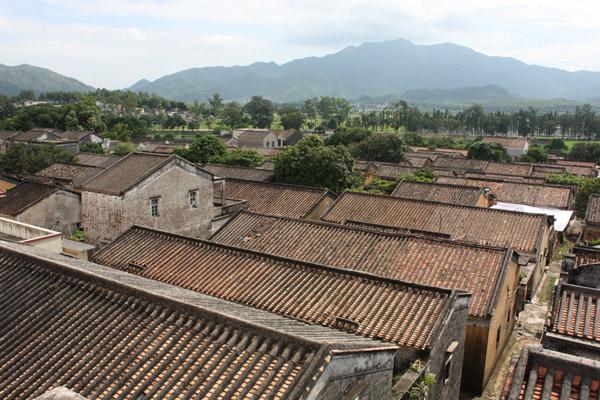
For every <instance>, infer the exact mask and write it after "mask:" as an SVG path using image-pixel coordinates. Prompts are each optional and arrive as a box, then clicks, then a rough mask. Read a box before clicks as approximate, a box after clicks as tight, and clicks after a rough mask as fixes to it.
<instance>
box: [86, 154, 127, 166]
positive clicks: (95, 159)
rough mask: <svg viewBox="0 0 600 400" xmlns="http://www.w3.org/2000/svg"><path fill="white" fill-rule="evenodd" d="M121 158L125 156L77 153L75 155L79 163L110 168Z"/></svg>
mask: <svg viewBox="0 0 600 400" xmlns="http://www.w3.org/2000/svg"><path fill="white" fill-rule="evenodd" d="M121 158H123V157H122V156H117V155H114V154H95V153H77V154H76V155H75V159H76V160H77V163H78V164H81V165H89V166H92V167H101V168H108V167H110V166H112V165H113V164H114V163H116V162H117V161H119V160H120V159H121Z"/></svg>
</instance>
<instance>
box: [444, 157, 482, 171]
mask: <svg viewBox="0 0 600 400" xmlns="http://www.w3.org/2000/svg"><path fill="white" fill-rule="evenodd" d="M488 163H489V161H485V160H475V159H471V158H459V157H450V156H442V157H438V158H436V159H435V161H434V162H433V166H434V167H436V168H449V169H454V170H476V171H483V170H484V169H485V167H486V166H487V165H488Z"/></svg>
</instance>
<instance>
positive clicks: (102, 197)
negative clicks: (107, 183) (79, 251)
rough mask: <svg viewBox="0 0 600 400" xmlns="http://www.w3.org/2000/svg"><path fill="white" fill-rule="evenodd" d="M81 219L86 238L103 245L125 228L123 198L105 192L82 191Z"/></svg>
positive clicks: (95, 243) (90, 241)
mask: <svg viewBox="0 0 600 400" xmlns="http://www.w3.org/2000/svg"><path fill="white" fill-rule="evenodd" d="M81 219H82V225H83V229H84V230H85V240H86V242H88V243H92V244H94V245H96V246H102V245H105V244H106V243H108V242H110V241H111V240H113V239H114V238H115V237H116V236H117V235H118V234H119V233H121V232H123V230H125V224H124V221H125V216H124V211H123V200H122V199H121V197H119V196H112V195H108V194H103V193H95V192H86V191H84V192H82V193H81Z"/></svg>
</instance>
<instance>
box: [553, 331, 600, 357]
mask: <svg viewBox="0 0 600 400" xmlns="http://www.w3.org/2000/svg"><path fill="white" fill-rule="evenodd" d="M542 345H543V346H544V348H545V349H549V350H554V351H559V352H561V353H567V354H571V355H574V356H578V357H585V358H590V359H592V360H600V344H598V343H594V341H592V340H580V339H571V338H568V337H565V336H564V335H559V334H555V333H552V332H550V333H549V332H546V333H544V336H543V337H542Z"/></svg>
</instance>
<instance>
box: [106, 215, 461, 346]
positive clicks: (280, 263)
mask: <svg viewBox="0 0 600 400" xmlns="http://www.w3.org/2000/svg"><path fill="white" fill-rule="evenodd" d="M302 239H303V238H302ZM94 260H95V261H96V262H98V263H100V264H103V265H107V266H111V267H114V268H118V269H122V270H126V271H129V272H132V273H135V274H139V275H141V276H144V277H146V278H151V279H156V280H158V281H161V282H164V283H168V284H171V285H176V286H180V287H183V288H186V289H191V290H195V291H198V292H200V293H204V294H207V295H209V296H215V297H219V298H222V299H225V300H229V301H233V302H236V303H241V304H245V305H248V306H252V307H257V308H260V309H263V310H266V311H270V312H275V313H277V314H280V315H284V316H287V317H290V318H294V319H297V320H300V321H305V322H308V323H311V324H317V325H322V326H325V327H328V328H337V329H340V330H343V331H351V332H354V333H355V334H357V335H360V336H363V337H367V338H372V339H380V340H384V341H387V342H392V343H396V344H398V345H400V346H408V347H413V348H420V349H424V348H429V347H430V346H431V344H432V340H433V339H434V338H435V336H436V333H437V332H438V329H440V328H441V326H442V324H443V319H444V318H445V317H444V316H445V315H446V314H447V313H448V312H449V307H451V303H452V302H453V301H454V300H453V299H454V296H455V294H454V292H452V291H450V290H446V289H438V288H432V287H426V286H420V285H414V284H409V283H405V282H400V281H396V280H391V279H386V278H381V277H378V276H373V275H370V274H366V273H363V272H356V271H349V270H343V269H336V268H331V267H325V266H321V265H318V264H309V263H305V262H301V261H295V260H290V259H284V258H280V257H275V256H267V255H264V254H261V253H255V252H252V251H250V250H242V249H238V248H234V247H229V246H224V245H221V244H216V243H211V242H206V241H203V240H199V239H192V238H186V237H183V236H177V235H174V234H169V233H166V232H160V231H155V230H151V229H148V228H141V227H135V226H134V227H132V228H131V229H130V230H128V231H126V232H125V233H124V234H122V235H121V236H120V237H118V238H117V239H115V240H114V241H113V242H111V243H110V244H108V245H107V246H105V247H104V248H102V249H101V250H100V251H98V252H97V253H96V254H95V255H94Z"/></svg>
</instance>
